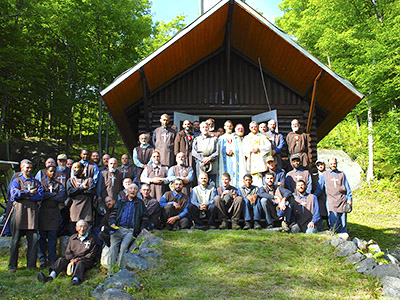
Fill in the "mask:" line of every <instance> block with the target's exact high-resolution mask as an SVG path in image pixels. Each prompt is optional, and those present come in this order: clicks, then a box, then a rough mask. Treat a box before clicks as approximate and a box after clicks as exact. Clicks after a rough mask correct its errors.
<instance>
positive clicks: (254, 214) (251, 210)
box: [240, 174, 262, 230]
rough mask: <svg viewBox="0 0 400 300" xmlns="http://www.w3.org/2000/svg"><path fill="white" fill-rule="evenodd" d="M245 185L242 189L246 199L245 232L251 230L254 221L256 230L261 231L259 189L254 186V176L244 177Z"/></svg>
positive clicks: (247, 175)
mask: <svg viewBox="0 0 400 300" xmlns="http://www.w3.org/2000/svg"><path fill="white" fill-rule="evenodd" d="M243 183H244V185H243V186H242V187H241V188H240V192H241V193H242V196H243V199H244V227H243V230H248V229H250V228H251V221H252V220H253V221H254V222H253V225H254V229H261V228H262V227H261V225H260V221H261V211H262V208H261V204H260V198H259V197H258V195H257V192H258V187H256V186H255V185H253V176H251V175H250V174H246V175H244V176H243Z"/></svg>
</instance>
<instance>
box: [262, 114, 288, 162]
mask: <svg viewBox="0 0 400 300" xmlns="http://www.w3.org/2000/svg"><path fill="white" fill-rule="evenodd" d="M266 135H267V137H268V139H269V140H270V141H271V145H272V156H273V157H275V159H276V165H277V166H278V168H279V169H281V168H282V157H281V152H282V150H283V147H284V146H285V140H284V139H283V136H282V134H280V133H277V132H276V121H275V120H274V119H271V120H269V121H268V131H267V132H266Z"/></svg>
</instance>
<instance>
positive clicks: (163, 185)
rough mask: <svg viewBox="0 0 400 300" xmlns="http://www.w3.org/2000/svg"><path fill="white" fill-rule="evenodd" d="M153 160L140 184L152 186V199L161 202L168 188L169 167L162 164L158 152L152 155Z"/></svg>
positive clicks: (144, 172)
mask: <svg viewBox="0 0 400 300" xmlns="http://www.w3.org/2000/svg"><path fill="white" fill-rule="evenodd" d="M151 160H152V162H153V163H152V164H150V165H147V166H146V168H145V169H144V170H143V172H142V176H141V178H140V182H142V183H147V184H150V189H151V193H150V195H151V197H153V198H156V199H157V201H160V199H161V197H162V195H164V193H165V192H166V190H167V188H168V183H169V180H168V167H167V166H165V165H163V164H161V155H160V152H158V151H157V150H155V151H154V152H153V154H152V155H151Z"/></svg>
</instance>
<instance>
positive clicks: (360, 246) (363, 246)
mask: <svg viewBox="0 0 400 300" xmlns="http://www.w3.org/2000/svg"><path fill="white" fill-rule="evenodd" d="M353 243H354V244H355V245H356V246H357V248H358V249H360V250H361V251H364V250H367V241H364V240H360V239H359V238H354V239H353Z"/></svg>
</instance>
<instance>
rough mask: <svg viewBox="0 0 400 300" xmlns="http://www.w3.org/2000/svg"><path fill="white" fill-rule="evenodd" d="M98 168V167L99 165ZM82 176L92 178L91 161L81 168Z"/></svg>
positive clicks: (92, 168) (92, 167)
mask: <svg viewBox="0 0 400 300" xmlns="http://www.w3.org/2000/svg"><path fill="white" fill-rule="evenodd" d="M99 170H100V167H99ZM82 174H83V176H84V177H91V178H93V176H94V164H93V163H92V162H89V163H88V164H87V165H86V166H85V167H84V169H83V173H82Z"/></svg>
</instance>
